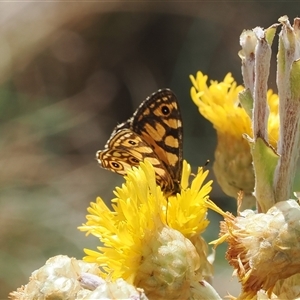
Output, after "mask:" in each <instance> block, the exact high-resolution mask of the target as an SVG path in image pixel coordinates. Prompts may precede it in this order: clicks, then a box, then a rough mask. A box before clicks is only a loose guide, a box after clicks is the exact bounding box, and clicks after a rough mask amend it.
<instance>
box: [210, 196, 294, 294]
mask: <svg viewBox="0 0 300 300" xmlns="http://www.w3.org/2000/svg"><path fill="white" fill-rule="evenodd" d="M206 203H207V206H208V207H209V208H210V209H212V210H214V211H216V212H218V213H220V214H221V215H223V217H224V221H223V222H222V223H221V231H220V238H219V239H218V240H216V241H214V242H212V243H213V244H215V245H218V244H220V243H222V242H224V241H226V242H227V243H228V250H227V253H226V259H227V260H228V262H229V263H230V264H231V265H232V266H233V267H234V269H235V273H236V275H237V276H238V277H239V279H240V281H241V283H242V293H241V295H240V296H239V297H238V299H251V297H254V296H255V295H256V293H257V292H258V291H260V290H261V289H263V290H265V291H266V292H268V293H271V292H272V290H273V289H274V287H276V289H274V291H275V290H276V292H277V293H278V294H277V295H279V294H281V295H283V294H284V293H286V291H285V290H284V289H283V287H284V286H286V288H288V286H289V287H290V288H291V284H290V283H286V284H283V283H284V282H283V281H282V280H283V279H286V278H288V277H290V276H292V275H294V274H297V273H298V272H299V269H300V252H299V246H300V236H299V231H300V222H299V220H300V207H299V205H298V203H297V202H296V201H295V200H288V201H282V202H278V203H276V205H275V206H273V207H272V208H270V209H269V210H268V212H267V213H266V214H263V213H259V214H255V212H254V211H252V210H245V211H244V212H243V213H242V214H241V215H240V216H238V217H234V216H233V215H231V214H230V213H225V212H223V211H222V210H221V209H219V208H218V207H217V206H216V205H215V204H214V203H213V202H211V201H210V200H208V201H207V202H206ZM295 288H298V293H299V287H297V285H296V286H295ZM292 293H294V295H295V294H297V293H296V291H290V295H291V294H292ZM281 299H283V298H281ZM289 299H291V298H289Z"/></svg>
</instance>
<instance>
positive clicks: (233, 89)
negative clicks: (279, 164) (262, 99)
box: [190, 72, 279, 208]
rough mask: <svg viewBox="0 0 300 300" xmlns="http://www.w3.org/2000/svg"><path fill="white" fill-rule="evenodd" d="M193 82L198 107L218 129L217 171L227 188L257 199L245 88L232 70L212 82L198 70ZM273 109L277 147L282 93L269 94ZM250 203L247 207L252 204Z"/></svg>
mask: <svg viewBox="0 0 300 300" xmlns="http://www.w3.org/2000/svg"><path fill="white" fill-rule="evenodd" d="M190 78H191V81H192V84H193V86H192V88H191V97H192V99H193V101H194V103H195V104H196V105H197V106H198V108H199V111H200V113H201V114H202V115H203V116H204V117H205V118H206V119H208V120H209V121H210V122H211V123H212V124H213V126H214V128H215V129H216V131H217V137H218V145H217V148H216V150H215V162H214V166H213V168H214V173H215V175H216V178H217V181H218V183H219V184H220V186H221V187H222V189H223V191H224V192H225V193H226V194H227V195H229V196H231V197H235V198H236V197H237V194H238V192H239V191H241V190H242V191H243V192H244V200H243V201H244V202H243V204H244V203H246V199H247V200H249V203H250V205H249V206H251V204H252V203H251V202H252V200H253V197H252V192H253V189H254V173H253V166H252V156H251V153H250V147H249V144H248V142H247V141H246V140H245V139H244V138H243V134H245V133H246V134H248V135H249V136H252V128H251V119H250V117H249V115H248V114H247V112H246V111H245V109H244V108H243V107H242V106H241V105H240V102H239V98H238V97H239V93H240V92H241V91H242V90H243V89H244V88H243V86H241V85H237V83H236V82H235V81H234V79H233V77H232V75H231V74H230V73H228V74H227V75H226V76H225V78H224V80H223V81H222V82H220V83H219V82H217V81H211V82H210V85H209V86H208V85H207V79H208V77H207V76H206V75H203V74H202V73H201V72H198V73H197V75H196V77H193V76H190ZM267 98H268V104H269V108H270V116H269V121H268V122H269V123H268V124H269V125H268V132H269V138H270V143H271V144H272V145H273V146H274V147H276V143H277V141H278V131H279V129H278V128H279V121H278V120H279V118H278V96H277V95H275V94H273V92H272V91H271V90H269V91H268V94H267ZM249 206H247V205H246V207H245V208H247V207H249Z"/></svg>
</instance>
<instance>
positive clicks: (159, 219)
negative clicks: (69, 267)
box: [79, 159, 212, 299]
mask: <svg viewBox="0 0 300 300" xmlns="http://www.w3.org/2000/svg"><path fill="white" fill-rule="evenodd" d="M190 174H191V170H190V166H189V165H188V164H187V163H186V162H184V164H183V175H182V181H181V186H182V192H181V194H177V195H176V196H171V197H169V198H168V199H166V198H165V196H164V194H163V193H162V191H161V189H160V187H159V186H157V185H156V180H155V172H154V168H153V166H152V165H151V164H150V163H149V162H148V161H147V159H146V160H145V162H144V163H141V164H140V167H139V168H133V169H132V170H130V171H128V173H127V176H125V179H126V183H125V184H123V185H122V187H121V188H117V189H116V191H115V195H116V198H115V199H113V200H112V203H113V204H112V207H113V210H112V211H111V210H110V209H109V208H108V207H107V206H106V204H105V203H104V202H103V200H102V199H101V198H97V201H96V203H91V207H90V208H88V212H89V215H88V216H87V222H86V224H84V225H83V226H81V227H79V229H80V230H81V231H86V232H87V234H93V235H95V236H96V237H98V238H99V239H100V241H101V242H102V243H103V246H102V247H98V251H93V250H89V249H85V253H86V254H87V256H86V257H85V258H84V260H85V261H88V262H96V263H98V264H99V265H100V266H101V268H102V272H103V273H102V276H103V277H107V276H109V278H112V279H113V280H114V279H117V278H123V279H125V280H126V281H127V282H129V283H132V284H134V285H135V286H138V287H141V288H143V289H144V290H145V292H146V295H147V296H148V297H149V296H151V297H152V298H155V299H166V298H165V297H167V298H169V299H171V298H172V299H176V297H179V298H180V297H181V298H185V297H189V296H190V295H191V288H190V286H191V285H192V282H199V280H200V279H203V275H207V276H209V275H211V274H209V273H210V272H209V271H208V272H207V270H210V267H211V266H210V263H209V262H208V261H207V249H206V247H207V246H206V244H204V245H203V247H202V248H203V249H199V248H200V247H199V245H200V243H201V241H203V240H202V239H201V238H198V236H199V234H200V233H201V232H203V231H204V230H205V228H206V226H207V225H208V223H209V222H208V220H207V219H206V214H207V209H206V207H205V206H204V202H205V199H207V198H208V193H209V192H210V190H211V183H212V182H211V181H209V182H208V183H206V184H205V185H203V181H204V180H205V178H206V176H207V174H208V171H205V172H203V170H202V169H199V170H198V174H197V175H196V176H195V178H194V179H193V181H192V184H191V186H190V187H189V186H188V178H189V176H190ZM166 218H167V221H166ZM193 242H195V244H197V245H193ZM200 267H201V268H203V270H204V271H203V275H202V272H201V269H200ZM195 276H196V277H195ZM151 297H150V298H151ZM179 298H178V299H179Z"/></svg>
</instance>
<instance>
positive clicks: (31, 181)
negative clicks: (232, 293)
mask: <svg viewBox="0 0 300 300" xmlns="http://www.w3.org/2000/svg"><path fill="white" fill-rule="evenodd" d="M296 8H298V4H297V3H291V2H288V3H287V4H286V3H284V2H282V3H273V4H272V5H271V6H270V3H264V2H263V1H256V2H255V1H251V2H238V1H237V2H236V3H235V2H228V3H226V2H212V3H210V2H209V1H208V2H201V1H199V2H194V3H193V2H169V1H167V2H163V3H160V2H153V3H152V2H150V1H145V2H143V1H141V2H132V3H126V2H121V1H120V2H111V3H109V2H102V3H101V2H90V1H87V2H84V1H83V2H73V3H59V2H44V3H42V2H40V3H33V2H32V3H31V2H20V3H7V2H6V3H4V2H3V3H0V25H1V26H0V70H1V71H0V167H1V169H0V170H1V172H0V224H1V226H0V228H1V229H0V240H1V250H0V251H1V254H0V266H1V274H0V287H1V288H0V298H1V299H2V298H7V294H8V292H9V291H12V290H15V289H16V288H17V287H18V286H20V285H21V284H23V283H26V282H28V277H29V275H30V273H31V272H32V271H33V270H35V269H37V268H39V267H40V266H41V265H43V264H44V262H45V261H46V260H47V259H48V258H49V257H50V256H54V255H57V254H67V255H69V256H72V255H73V256H75V257H77V258H78V259H80V258H81V257H82V256H83V250H82V249H83V248H84V247H86V248H95V246H96V245H95V244H94V245H93V244H92V243H96V242H97V241H94V240H93V239H88V238H85V237H84V235H83V234H82V233H80V232H79V231H78V230H77V226H78V225H81V223H82V222H84V221H85V214H86V208H87V207H88V205H89V202H90V201H94V200H95V199H96V196H98V195H101V197H102V198H104V199H107V200H108V201H109V200H110V199H111V198H112V197H113V195H112V190H113V187H114V186H115V185H116V184H117V183H120V182H121V181H122V178H121V177H120V176H118V175H116V174H113V173H110V172H108V171H105V170H102V169H100V168H99V167H98V165H97V162H96V160H95V152H96V151H97V150H99V149H101V148H103V146H104V144H105V142H106V140H107V138H108V137H109V135H110V133H111V131H112V129H113V127H114V126H115V125H116V124H117V123H118V122H122V121H124V120H126V119H127V118H128V117H129V116H130V115H131V114H132V112H133V110H134V109H135V108H136V107H137V106H138V105H139V103H140V102H141V101H142V100H144V98H145V97H146V96H148V95H149V94H151V93H152V92H154V91H156V90H157V89H159V88H163V87H169V88H171V89H172V90H173V91H174V92H175V93H176V94H177V96H178V98H179V102H180V105H181V111H182V115H183V122H184V158H186V159H188V161H189V162H191V163H192V165H193V167H196V166H199V165H203V164H204V163H205V162H206V160H207V159H210V160H213V152H214V148H215V144H216V141H215V136H214V134H215V133H214V131H213V130H212V128H211V125H210V124H209V123H207V122H206V121H205V120H204V119H203V118H202V117H201V116H200V115H199V114H198V111H197V108H196V107H195V106H194V104H193V103H192V100H191V99H190V95H189V90H190V81H189V74H195V73H196V71H198V70H202V71H203V72H204V73H206V74H209V76H210V77H211V78H215V79H218V80H221V79H222V78H224V75H225V74H226V73H227V72H229V71H230V72H232V73H233V75H234V77H235V78H236V79H237V80H238V81H239V80H241V75H240V60H239V58H238V55H237V52H238V50H239V43H238V39H239V35H240V33H241V31H242V30H243V29H244V28H250V29H251V28H252V27H254V26H256V25H257V24H260V25H262V26H264V25H265V26H268V25H270V24H271V23H273V22H276V20H277V18H278V17H279V16H281V15H283V14H287V15H289V17H290V18H291V19H292V18H293V17H294V13H295V11H297V10H296ZM239 83H242V82H239ZM272 84H273V85H274V86H275V78H270V85H271V86H272ZM208 167H210V166H208ZM211 174H212V172H211ZM212 198H213V199H214V200H215V201H216V202H217V203H218V204H219V205H220V206H221V207H223V208H224V209H225V210H227V209H231V210H234V200H232V199H228V198H226V197H225V196H224V194H223V193H222V192H221V191H220V189H219V187H218V186H217V184H216V183H215V184H214V190H213V193H212ZM216 218H217V217H215V215H211V216H210V219H211V225H210V229H209V231H208V232H207V233H206V237H207V239H208V240H212V239H214V238H215V237H216V234H217V233H216V232H217V230H218V221H217V219H216ZM218 251H219V249H218ZM219 253H220V252H219ZM219 253H217V256H219ZM220 256H221V257H222V255H220ZM217 270H218V272H217V273H218V274H221V275H220V276H221V277H222V278H218V276H216V277H217V278H216V286H217V290H218V291H219V292H220V294H224V293H225V292H226V290H229V288H228V284H229V282H225V284H224V282H221V281H220V280H222V279H224V278H225V276H224V275H223V274H224V272H226V271H224V270H223V269H222V266H217ZM226 278H228V276H227V277H226ZM220 282H221V283H220Z"/></svg>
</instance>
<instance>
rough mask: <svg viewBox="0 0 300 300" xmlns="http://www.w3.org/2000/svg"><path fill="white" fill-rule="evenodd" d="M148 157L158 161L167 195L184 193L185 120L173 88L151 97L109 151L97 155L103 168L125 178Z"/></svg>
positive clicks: (112, 140) (160, 181) (122, 128)
mask: <svg viewBox="0 0 300 300" xmlns="http://www.w3.org/2000/svg"><path fill="white" fill-rule="evenodd" d="M145 158H149V159H151V160H153V161H154V162H155V164H153V165H154V167H155V172H156V177H157V183H158V184H160V185H161V187H162V190H164V191H165V192H166V193H167V194H175V193H176V192H178V191H179V190H180V187H179V182H180V179H181V173H182V119H181V114H180V110H179V106H178V102H177V98H176V96H175V94H174V93H173V92H172V91H171V90H169V89H163V90H159V91H157V92H156V93H154V94H152V95H151V96H149V97H148V98H147V99H146V100H145V101H144V102H143V103H142V104H141V105H140V106H139V107H138V109H137V110H136V111H135V113H134V114H133V116H132V118H130V119H129V120H128V121H126V122H124V123H122V124H120V125H118V126H117V127H116V128H115V129H114V131H113V133H112V135H111V138H110V139H109V140H108V142H107V143H106V145H105V150H103V151H98V152H97V159H98V161H99V163H100V164H101V166H103V167H104V168H107V169H110V170H112V171H114V172H116V173H119V174H122V175H124V174H126V171H127V169H128V168H129V167H131V166H134V165H138V164H139V162H140V161H143V160H144V159H145ZM117 166H118V167H119V168H120V169H118V168H117Z"/></svg>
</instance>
